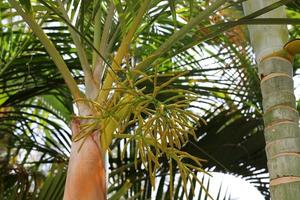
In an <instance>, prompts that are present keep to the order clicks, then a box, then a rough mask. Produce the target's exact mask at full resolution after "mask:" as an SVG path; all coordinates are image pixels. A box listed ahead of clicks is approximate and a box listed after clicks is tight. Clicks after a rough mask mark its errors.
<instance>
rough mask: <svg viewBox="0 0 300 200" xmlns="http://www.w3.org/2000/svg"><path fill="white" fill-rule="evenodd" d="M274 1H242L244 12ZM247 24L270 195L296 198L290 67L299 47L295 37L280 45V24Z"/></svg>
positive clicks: (299, 191)
mask: <svg viewBox="0 0 300 200" xmlns="http://www.w3.org/2000/svg"><path fill="white" fill-rule="evenodd" d="M275 1H276V0H264V1H261V0H249V1H247V2H246V3H245V4H244V10H245V14H249V13H251V12H254V11H256V10H258V9H261V8H263V7H265V6H268V5H270V4H272V3H274V2H275ZM284 15H285V13H284V8H278V9H276V10H273V11H271V12H269V13H267V14H265V15H263V16H262V17H268V18H272V17H284ZM248 28H249V32H250V38H251V43H252V46H253V49H254V52H255V54H256V59H257V63H258V73H259V77H260V78H261V91H262V96H263V109H264V116H263V118H264V123H265V131H264V132H265V141H266V153H267V159H268V170H269V173H270V191H271V198H272V200H296V199H300V130H299V115H298V112H297V110H296V100H295V96H294V85H293V67H292V60H293V57H294V55H295V54H296V53H297V51H298V50H299V49H300V48H299V47H297V45H298V44H299V41H296V42H295V41H294V43H288V44H286V45H284V44H285V43H286V41H287V37H288V34H287V33H288V32H287V28H286V27H285V26H282V25H267V26H257V25H256V26H255V25H250V26H248ZM295 44H296V45H295ZM283 47H284V48H283Z"/></svg>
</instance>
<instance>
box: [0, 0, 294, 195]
mask: <svg viewBox="0 0 300 200" xmlns="http://www.w3.org/2000/svg"><path fill="white" fill-rule="evenodd" d="M20 2H21V3H22V4H23V6H24V7H26V9H27V10H28V11H30V12H35V16H36V20H37V21H38V23H39V25H40V26H41V27H42V28H43V30H44V31H45V32H46V33H47V35H48V36H49V38H50V39H51V40H52V41H53V43H54V44H55V46H56V48H57V49H58V50H59V53H60V54H61V55H62V56H63V58H64V60H65V62H66V64H67V66H68V68H69V69H70V70H71V72H72V74H73V76H74V77H75V80H76V81H77V83H78V84H79V85H81V86H82V85H83V83H84V79H83V78H84V77H83V73H82V69H81V67H80V65H81V64H80V60H79V58H78V56H77V54H76V52H77V49H76V48H75V45H74V42H73V40H72V38H71V35H70V29H68V27H67V24H66V20H65V19H64V18H63V17H62V15H63V14H62V13H61V12H60V11H59V9H58V3H57V1H46V0H39V1H33V2H32V4H28V2H29V1H20ZM97 2H98V1H95V2H94V1H90V0H89V1H84V3H83V1H76V0H74V1H68V2H65V4H66V7H67V9H69V12H70V15H71V16H74V15H77V14H78V20H77V21H76V24H75V25H74V26H75V27H76V30H77V31H78V32H79V33H84V34H81V35H80V37H81V39H82V44H83V45H84V47H85V48H86V49H87V51H86V52H87V57H88V60H89V61H90V60H92V57H93V56H95V55H93V51H92V48H91V45H90V42H89V41H91V38H93V34H94V31H93V28H94V27H95V24H93V21H94V19H95V17H99V16H97V11H98V10H100V11H101V13H102V14H101V15H100V21H101V23H102V24H101V26H102V27H104V26H105V25H104V22H106V16H109V13H108V12H109V9H108V7H109V3H108V2H109V1H99V2H101V3H97ZM125 2H126V3H125ZM241 2H242V1H229V2H228V3H227V4H226V5H227V6H226V7H223V8H222V9H220V10H219V11H218V12H215V13H213V14H212V15H211V16H210V17H209V18H208V19H206V20H203V21H201V23H200V25H198V26H197V28H194V29H192V30H190V31H189V33H188V34H186V35H185V36H184V37H183V38H182V39H181V40H180V41H176V43H175V44H174V45H173V46H172V48H170V49H169V50H168V51H166V52H163V53H162V54H161V56H160V57H159V58H158V59H157V60H156V61H155V65H156V66H157V67H156V68H152V69H155V70H157V73H160V74H166V73H174V72H175V73H178V72H180V71H187V73H185V74H181V75H179V76H178V78H177V79H174V80H173V81H172V82H170V84H169V85H168V89H170V90H171V89H174V88H176V89H185V90H189V91H191V92H193V94H196V96H195V98H194V99H193V101H192V102H188V103H190V109H191V110H192V111H193V112H194V113H195V114H197V115H198V116H199V117H200V118H201V119H200V120H199V122H198V123H199V124H200V126H199V125H198V126H195V138H193V137H189V139H190V140H189V141H188V142H187V143H183V144H181V145H179V146H177V148H178V149H179V150H182V151H183V152H188V153H190V154H191V155H193V156H195V157H197V158H199V159H205V160H207V162H204V163H203V168H205V169H206V170H208V171H217V172H224V173H231V174H234V175H240V176H242V177H245V178H246V179H247V180H248V181H249V182H250V183H252V184H254V185H255V186H256V187H257V188H258V189H259V190H260V191H261V192H262V193H263V194H264V195H265V197H266V199H268V198H269V192H268V184H267V178H268V175H267V173H266V172H267V171H266V157H265V152H264V138H263V121H262V116H261V115H262V106H261V94H260V90H259V89H258V88H259V79H258V77H257V74H256V68H255V62H254V58H253V54H252V49H251V46H250V44H249V41H248V36H247V32H246V29H245V27H244V26H234V27H230V23H227V22H230V21H235V20H237V19H241V18H242V17H243V15H242V6H241ZM280 2H282V3H287V2H289V3H287V14H288V17H289V18H290V19H299V18H300V5H299V3H298V2H297V1H280ZM209 3H210V2H209V1H198V0H195V1H191V0H189V1H167V0H166V1H153V2H151V6H150V8H149V10H148V12H147V14H146V16H145V17H144V18H143V21H142V23H141V25H140V26H139V27H138V29H137V31H136V33H135V38H134V42H132V43H131V44H130V50H129V54H128V55H129V56H128V58H127V60H126V62H125V63H124V64H123V65H124V66H122V67H123V68H124V69H125V72H126V73H124V71H121V72H120V73H119V74H118V75H119V77H120V79H121V80H122V78H124V79H125V78H126V75H127V72H128V70H126V67H127V68H131V67H132V66H135V65H136V64H137V63H140V62H141V60H142V59H143V58H145V57H146V56H147V55H149V54H150V53H153V52H155V51H156V50H157V49H159V47H160V45H161V44H162V43H163V42H164V41H166V40H167V39H168V38H170V36H171V35H172V34H173V33H174V32H175V31H176V30H179V29H180V28H182V27H183V26H184V24H186V23H187V21H188V20H189V19H191V18H192V17H194V16H196V15H197V14H198V13H199V12H201V11H203V10H204V9H205V8H207V7H208V6H209ZM114 4H115V7H116V12H117V14H115V15H114V16H113V17H111V21H112V22H111V31H110V33H109V35H108V38H109V40H108V41H109V42H108V48H107V49H105V51H104V52H101V53H103V55H104V56H105V58H106V62H108V64H112V62H113V61H112V59H111V57H112V55H113V54H114V53H115V51H116V50H117V49H118V47H119V45H120V40H121V39H122V38H123V36H124V33H126V31H127V30H126V28H127V27H130V23H131V22H132V20H133V18H134V16H135V15H136V13H137V12H138V9H139V6H140V2H139V3H137V2H136V1H114ZM79 8H80V9H79ZM0 10H1V11H0V12H1V13H0V20H1V25H0V83H1V84H0V162H1V169H0V170H1V172H0V174H1V182H0V183H1V185H0V194H1V197H0V198H1V199H60V198H61V197H62V195H63V188H64V181H65V176H66V167H67V162H68V156H69V153H70V144H71V139H70V130H69V128H68V124H69V123H70V120H71V117H72V113H74V111H73V103H74V102H73V101H72V98H71V95H70V93H69V91H68V89H67V88H66V85H65V83H64V80H63V79H62V77H61V75H60V74H59V72H58V70H57V68H56V66H55V64H54V63H53V61H52V59H51V58H50V57H49V55H48V54H47V53H46V51H45V48H44V47H43V45H42V44H41V43H40V42H39V40H38V39H37V38H36V37H35V36H34V35H33V33H32V32H31V31H30V30H29V28H28V26H27V25H26V24H25V23H24V22H23V21H22V20H21V18H20V17H18V16H17V14H16V12H15V11H14V10H13V9H12V8H11V5H10V4H9V3H8V2H6V1H1V2H0ZM77 10H78V11H77ZM263 12H265V11H262V12H261V13H260V14H262V13H263ZM254 17H255V16H254ZM252 18H253V17H250V19H252ZM246 19H247V18H246ZM250 22H251V21H249V23H250ZM238 23H239V22H238ZM238 23H237V24H238ZM240 23H242V22H240ZM247 23H248V22H247ZM253 23H254V21H253ZM265 23H274V21H273V22H272V20H271V19H266V20H265ZM286 23H287V22H286ZM291 23H293V24H294V25H292V26H289V28H290V29H289V30H290V36H291V38H297V37H299V34H300V32H299V30H300V29H299V25H297V24H296V23H295V21H291ZM298 23H299V22H298ZM226 27H227V28H226ZM229 27H230V28H229ZM299 67H300V58H299V57H298V58H296V60H295V63H294V70H295V75H297V69H298V68H299ZM151 73H153V71H151V69H150V70H148V71H147V74H148V75H149V74H151ZM169 79H170V77H168V76H158V78H157V81H158V82H159V83H164V82H166V81H167V80H169ZM137 87H138V88H139V89H142V88H146V90H145V91H144V93H145V94H147V93H151V92H153V90H154V88H153V84H151V81H148V82H147V81H143V82H142V83H140V84H139V85H137ZM82 90H84V88H83V87H82ZM172 95H173V94H170V93H162V94H160V95H158V96H157V99H158V100H161V101H162V100H164V99H168V98H172ZM173 100H174V99H173ZM177 100H178V99H177ZM136 103H139V102H136ZM298 105H300V103H298ZM150 108H151V107H150ZM298 108H300V106H298ZM137 125H138V124H136V123H133V124H131V125H129V126H127V127H125V129H126V131H127V132H128V133H132V131H134V130H136V127H137ZM127 142H129V141H128V139H125V140H124V139H123V140H122V139H120V138H115V139H114V140H113V143H112V145H111V146H110V149H111V154H110V158H109V163H110V164H109V171H110V178H109V184H110V188H109V194H110V197H111V199H119V198H120V197H124V198H125V199H130V198H131V199H149V198H150V197H153V196H156V199H168V198H169V196H168V195H169V194H170V193H169V191H168V190H169V189H168V188H169V187H167V186H169V185H174V193H173V194H174V196H173V197H174V199H182V198H183V189H182V188H183V187H182V185H181V183H180V182H178V181H177V180H178V179H180V177H179V176H178V167H177V166H176V165H173V166H172V165H171V168H170V163H168V160H167V157H166V156H161V157H160V164H159V165H158V166H156V167H157V172H156V173H155V174H154V175H155V176H156V177H157V178H156V188H157V189H156V190H155V191H153V190H151V184H150V182H151V181H152V182H153V180H151V178H150V177H151V176H149V173H146V171H145V167H143V166H142V161H141V160H140V159H139V160H136V156H135V155H136V151H135V150H136V148H137V145H138V142H137V141H136V140H132V141H131V142H130V143H129V144H128V145H127V147H126V152H125V153H122V148H124V146H125V144H127ZM150 152H151V151H150ZM122 157H123V158H122ZM135 165H136V166H137V169H136V168H135ZM170 172H172V173H171V176H170ZM192 181H195V180H192ZM177 183H178V184H177ZM207 186H208V185H206V187H207ZM197 187H198V186H197ZM162 191H165V192H162ZM166 191H167V192H166ZM220 191H221V190H220ZM190 193H191V192H190ZM203 195H204V196H205V195H206V194H205V193H203ZM188 198H189V199H193V197H192V196H191V195H190V196H189V197H188ZM199 199H200V197H199Z"/></svg>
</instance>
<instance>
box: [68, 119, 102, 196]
mask: <svg viewBox="0 0 300 200" xmlns="http://www.w3.org/2000/svg"><path fill="white" fill-rule="evenodd" d="M79 125H80V121H79V120H73V121H72V123H71V128H72V134H73V137H74V136H76V134H78V133H79V131H80V129H79ZM84 140H85V141H84V142H83V141H82V140H80V141H77V142H73V143H72V149H71V156H70V160H69V166H68V172H67V180H66V185H65V192H64V200H84V199H89V200H106V199H107V198H106V178H105V177H106V170H105V161H104V158H105V156H104V153H103V152H102V151H101V149H100V145H99V139H98V137H97V133H93V134H91V135H90V136H88V137H87V138H86V139H84ZM82 142H83V143H82Z"/></svg>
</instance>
